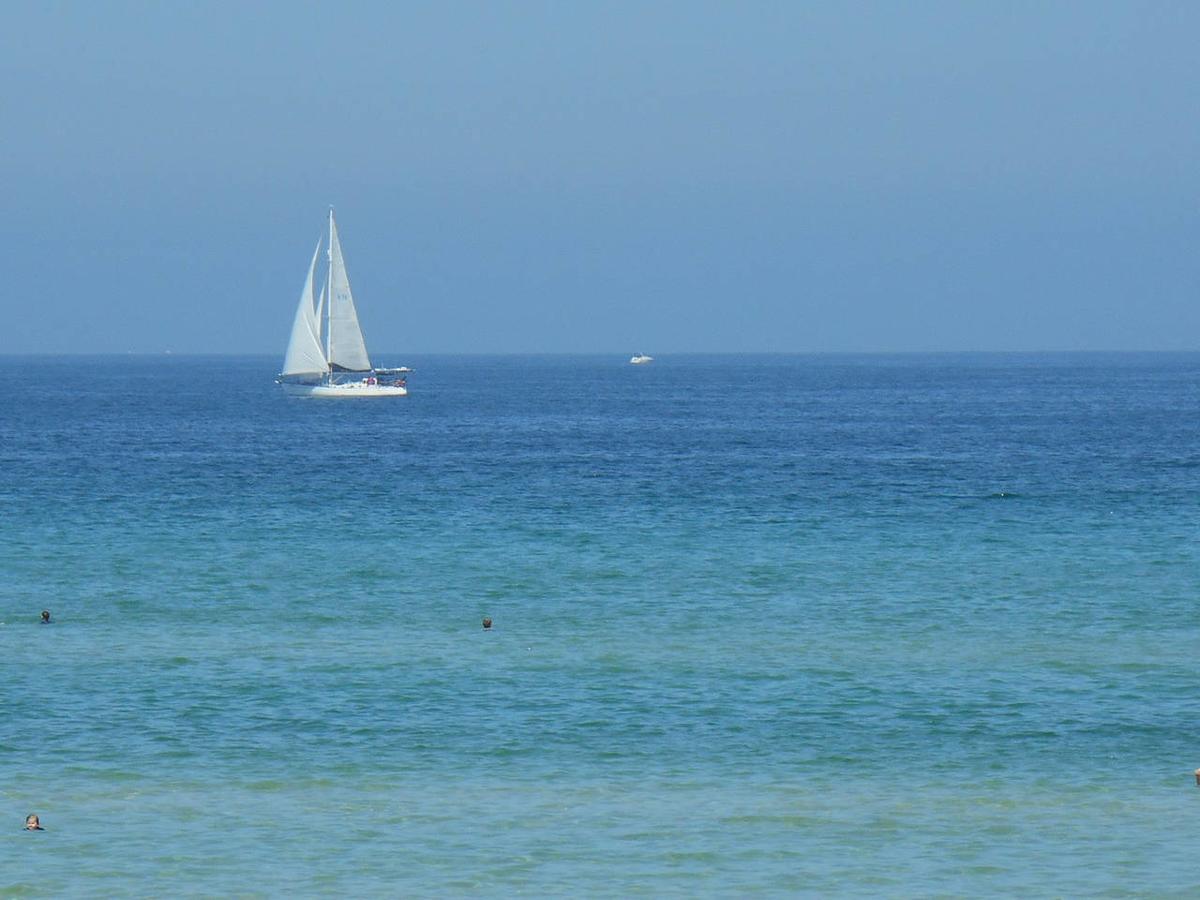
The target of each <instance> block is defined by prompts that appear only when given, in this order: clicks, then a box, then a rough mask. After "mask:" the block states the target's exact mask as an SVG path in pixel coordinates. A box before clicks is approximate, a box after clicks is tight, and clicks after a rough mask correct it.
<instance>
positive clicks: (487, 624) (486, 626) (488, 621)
mask: <svg viewBox="0 0 1200 900" xmlns="http://www.w3.org/2000/svg"><path fill="white" fill-rule="evenodd" d="M491 627H492V620H491V618H490V617H489V616H484V617H483V630H484V631H487V630H488V629H489V628H491Z"/></svg>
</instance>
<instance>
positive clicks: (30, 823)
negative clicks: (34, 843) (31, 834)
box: [25, 813, 46, 831]
mask: <svg viewBox="0 0 1200 900" xmlns="http://www.w3.org/2000/svg"><path fill="white" fill-rule="evenodd" d="M25 830H26V831H45V830H46V829H45V828H43V827H42V820H41V819H39V818H38V817H37V816H35V815H34V814H33V813H30V814H29V815H27V816H26V817H25Z"/></svg>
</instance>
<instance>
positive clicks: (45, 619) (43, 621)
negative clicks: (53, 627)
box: [42, 609, 50, 625]
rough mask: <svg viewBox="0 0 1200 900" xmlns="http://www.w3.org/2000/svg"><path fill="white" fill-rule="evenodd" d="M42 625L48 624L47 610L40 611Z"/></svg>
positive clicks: (48, 615) (48, 611) (48, 613)
mask: <svg viewBox="0 0 1200 900" xmlns="http://www.w3.org/2000/svg"><path fill="white" fill-rule="evenodd" d="M42 624H43V625H49V624H50V610H48V609H43V610H42Z"/></svg>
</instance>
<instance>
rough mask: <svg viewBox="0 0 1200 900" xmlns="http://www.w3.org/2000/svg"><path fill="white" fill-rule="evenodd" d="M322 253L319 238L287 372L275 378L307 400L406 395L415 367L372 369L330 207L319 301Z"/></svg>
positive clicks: (285, 367) (294, 329) (285, 360)
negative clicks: (316, 277)
mask: <svg viewBox="0 0 1200 900" xmlns="http://www.w3.org/2000/svg"><path fill="white" fill-rule="evenodd" d="M320 255H321V240H318V241H317V249H316V250H314V251H313V258H312V262H311V263H309V266H308V278H306V279H305V281H304V290H303V291H301V293H300V304H299V306H297V307H296V318H295V320H294V321H293V322H292V337H291V340H289V341H288V347H287V353H286V354H285V355H284V358H283V371H282V372H280V373H279V377H278V378H277V379H276V380H277V381H278V382H279V383H280V384H282V385H283V387H284V390H286V391H287V392H288V393H289V394H295V395H297V396H304V397H403V396H405V395H407V394H408V384H407V376H408V373H409V372H410V371H412V370H411V369H408V368H405V367H401V368H398V369H379V368H376V367H374V366H372V365H371V359H370V357H368V356H367V345H366V343H365V342H364V341H363V334H362V329H361V328H359V327H358V313H357V312H356V311H355V309H354V297H353V296H351V294H350V279H349V277H348V276H347V275H346V263H345V260H343V259H342V245H341V243H340V242H339V241H338V233H337V224H336V223H335V222H334V221H333V209H332V208H330V210H329V244H328V246H327V247H326V249H325V255H326V259H327V260H328V262H329V268H328V271H327V272H326V277H325V283H324V284H322V285H321V296H320V297H319V298H317V297H316V296H314V293H313V286H314V282H313V277H314V275H315V274H316V271H317V257H318V256H320ZM326 301H328V302H326ZM322 339H323V340H322Z"/></svg>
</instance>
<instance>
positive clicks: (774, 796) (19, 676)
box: [0, 354, 1200, 898]
mask: <svg viewBox="0 0 1200 900" xmlns="http://www.w3.org/2000/svg"><path fill="white" fill-rule="evenodd" d="M383 361H384V362H385V363H388V364H401V363H403V364H408V365H412V366H414V367H415V372H414V374H413V375H412V377H411V378H410V379H409V387H410V396H408V397H406V398H401V399H392V400H369V401H368V400H312V399H296V398H292V397H288V396H285V395H284V394H283V393H282V392H281V390H280V388H279V387H278V386H277V385H276V384H274V382H273V379H274V376H275V372H276V371H277V369H278V365H279V360H278V359H276V358H274V357H265V356H264V357H216V356H214V357H185V356H136V355H132V356H108V357H36V356H26V357H16V356H8V357H0V378H2V380H3V383H4V384H6V385H7V386H8V387H7V388H6V389H5V391H4V399H3V401H2V402H0V575H2V581H0V897H5V898H7V897H56V898H57V897H117V896H121V897H164V896H172V897H215V896H230V897H233V896H236V897H275V896H337V897H444V896H510V895H516V896H537V897H542V896H587V897H636V896H641V897H697V896H714V897H755V896H761V897H964V896H970V897H978V896H1021V897H1043V896H1044V897H1090V896H1096V897H1133V896H1138V897H1142V896H1152V897H1195V896H1200V864H1198V863H1197V854H1196V837H1197V833H1198V824H1197V823H1198V819H1200V788H1198V787H1197V784H1196V778H1195V776H1194V774H1193V772H1194V770H1195V769H1196V768H1197V767H1198V766H1200V615H1198V612H1200V542H1198V538H1200V354H945V355H920V354H915V355H895V356H889V355H811V356H787V355H778V356H775V355H760V356H754V355H747V356H733V355H731V356H720V355H712V356H677V357H676V356H667V355H662V356H660V357H659V358H658V359H657V360H656V361H655V362H654V363H653V364H651V365H648V366H630V365H629V364H628V358H627V357H625V356H621V355H615V356H414V357H402V356H398V357H396V358H395V359H385V360H383ZM43 609H46V610H49V611H50V612H51V615H52V622H51V624H49V625H43V624H40V622H39V615H40V612H41V610H43ZM484 617H489V618H491V619H492V620H493V622H494V625H493V627H492V628H491V630H488V631H485V630H484V629H483V627H482V625H481V623H482V620H483V618H484ZM30 813H35V814H37V815H39V816H40V818H41V822H42V825H43V826H44V827H45V831H42V832H37V833H34V832H27V831H25V830H23V825H24V819H25V816H26V815H27V814H30Z"/></svg>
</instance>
